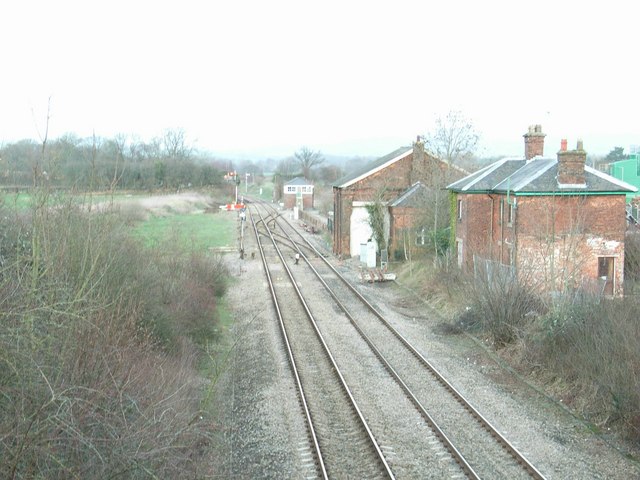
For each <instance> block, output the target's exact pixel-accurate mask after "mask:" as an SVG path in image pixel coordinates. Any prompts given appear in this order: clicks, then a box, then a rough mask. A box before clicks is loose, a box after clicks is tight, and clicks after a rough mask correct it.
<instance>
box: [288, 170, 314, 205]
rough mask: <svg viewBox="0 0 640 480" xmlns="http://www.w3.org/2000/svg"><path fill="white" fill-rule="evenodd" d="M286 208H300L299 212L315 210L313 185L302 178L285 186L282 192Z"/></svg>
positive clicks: (295, 179) (297, 178)
mask: <svg viewBox="0 0 640 480" xmlns="http://www.w3.org/2000/svg"><path fill="white" fill-rule="evenodd" d="M282 199H283V202H284V208H287V209H291V208H293V207H298V210H305V209H311V208H313V184H312V183H311V182H310V181H309V180H307V179H304V178H302V177H296V178H294V179H293V180H289V181H288V182H287V183H285V184H284V190H283V192H282Z"/></svg>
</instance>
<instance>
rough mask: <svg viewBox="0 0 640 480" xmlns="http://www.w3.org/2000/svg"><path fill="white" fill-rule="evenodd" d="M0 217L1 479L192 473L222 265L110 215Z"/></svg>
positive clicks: (198, 465)
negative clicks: (157, 247) (203, 367)
mask: <svg viewBox="0 0 640 480" xmlns="http://www.w3.org/2000/svg"><path fill="white" fill-rule="evenodd" d="M0 218H2V219H3V220H2V222H3V224H2V225H0V228H1V231H2V232H3V237H2V243H1V244H0V254H1V255H2V266H1V267H0V458H2V462H0V477H2V478H52V479H56V478H65V479H67V478H82V479H84V478H110V477H118V476H119V477H124V478H177V477H198V476H202V474H201V472H202V468H205V467H203V465H205V464H206V462H204V460H206V458H205V457H204V456H203V455H204V453H205V451H206V446H207V444H208V439H209V434H210V432H211V429H212V428H213V427H212V425H210V423H209V422H208V421H207V415H206V412H203V411H201V393H202V392H201V386H200V384H201V378H200V376H199V374H198V370H197V362H198V360H199V356H200V354H201V352H200V350H199V349H198V348H197V347H196V343H197V342H198V341H205V340H206V339H210V338H212V335H213V331H212V330H211V325H214V326H215V322H216V317H215V306H216V298H217V296H218V295H220V294H221V293H223V292H224V288H225V284H224V280H223V278H224V277H225V272H224V270H223V269H222V267H221V265H220V264H219V263H217V262H216V261H215V259H210V258H207V257H203V256H199V255H197V254H192V253H189V252H182V253H180V252H175V254H174V255H170V256H165V255H160V254H159V253H158V252H153V251H149V250H148V249H143V248H142V247H141V246H139V244H138V243H137V242H135V241H132V240H131V239H130V238H129V237H128V230H127V228H126V226H125V225H124V223H123V221H122V218H121V217H120V216H119V215H116V214H113V213H112V212H111V211H103V212H97V213H96V212H93V213H92V214H91V215H88V214H86V213H85V212H84V210H83V209H82V208H80V207H77V206H73V205H71V204H68V205H64V206H62V207H58V208H56V209H55V210H47V211H43V210H42V211H37V212H33V215H32V216H31V217H30V218H29V217H27V216H21V217H18V216H17V215H16V214H15V213H14V212H4V214H3V215H1V216H0ZM169 259H170V260H169ZM186 278H188V279H189V282H186V281H182V280H185V279H186Z"/></svg>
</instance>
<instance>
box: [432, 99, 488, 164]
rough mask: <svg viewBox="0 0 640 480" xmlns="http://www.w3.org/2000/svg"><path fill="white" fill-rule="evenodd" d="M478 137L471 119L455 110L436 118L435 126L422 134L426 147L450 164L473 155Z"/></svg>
mask: <svg viewBox="0 0 640 480" xmlns="http://www.w3.org/2000/svg"><path fill="white" fill-rule="evenodd" d="M479 139H480V136H479V134H478V133H477V132H476V130H475V128H474V126H473V123H472V122H471V120H469V119H468V118H466V117H465V116H464V115H463V114H462V112H460V111H457V110H452V111H450V112H449V113H447V115H446V116H444V117H442V116H440V117H438V118H436V124H435V128H434V129H433V131H431V132H430V133H428V134H427V135H425V136H424V140H425V146H426V147H427V149H428V150H429V151H430V152H431V153H432V154H433V155H435V156H436V157H438V158H440V159H442V160H446V161H447V162H449V164H451V165H455V164H457V163H459V162H460V161H464V160H467V159H469V158H470V157H471V156H473V154H474V152H475V149H476V147H477V146H478V140H479Z"/></svg>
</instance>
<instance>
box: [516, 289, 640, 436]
mask: <svg viewBox="0 0 640 480" xmlns="http://www.w3.org/2000/svg"><path fill="white" fill-rule="evenodd" d="M639 314H640V304H639V303H638V301H637V299H635V298H626V299H612V300H599V301H591V302H589V301H581V302H579V303H576V302H573V303H567V304H565V305H556V308H555V309H554V310H552V311H551V312H549V314H548V315H546V316H544V317H541V318H540V319H539V321H538V325H537V329H536V331H535V334H532V335H530V337H529V340H528V342H527V343H528V350H529V351H528V356H529V358H530V359H532V362H533V363H534V364H537V365H540V366H542V367H543V368H544V370H545V371H546V372H548V375H553V376H556V377H558V378H562V379H564V381H565V385H567V387H566V389H565V391H563V392H561V395H562V396H563V397H564V398H565V399H566V401H567V402H569V403H572V404H573V406H574V408H576V409H578V410H579V411H580V412H581V413H582V414H583V415H585V416H587V417H588V418H590V419H591V420H592V421H594V422H595V423H597V424H598V425H600V426H614V425H615V426H619V427H621V428H622V429H623V430H624V431H625V432H626V433H627V434H628V435H629V437H630V438H632V439H633V440H634V441H638V440H640V375H639V373H640V324H639V323H638V316H639Z"/></svg>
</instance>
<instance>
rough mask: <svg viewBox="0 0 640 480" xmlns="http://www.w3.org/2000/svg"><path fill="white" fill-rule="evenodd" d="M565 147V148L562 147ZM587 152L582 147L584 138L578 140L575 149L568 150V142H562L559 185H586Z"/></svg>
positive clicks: (559, 161)
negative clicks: (585, 165)
mask: <svg viewBox="0 0 640 480" xmlns="http://www.w3.org/2000/svg"><path fill="white" fill-rule="evenodd" d="M562 147H564V148H562ZM586 160H587V152H585V151H584V149H583V148H582V140H578V144H577V146H576V149H575V150H567V149H566V143H563V144H561V149H560V151H559V152H558V185H559V186H561V187H562V186H585V185H586V180H585V176H584V164H585V162H586Z"/></svg>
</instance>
